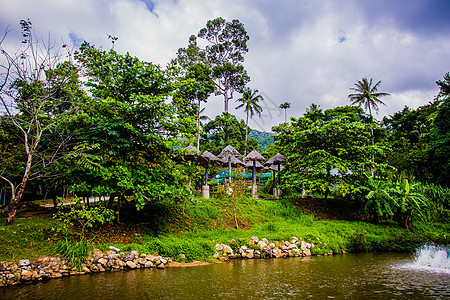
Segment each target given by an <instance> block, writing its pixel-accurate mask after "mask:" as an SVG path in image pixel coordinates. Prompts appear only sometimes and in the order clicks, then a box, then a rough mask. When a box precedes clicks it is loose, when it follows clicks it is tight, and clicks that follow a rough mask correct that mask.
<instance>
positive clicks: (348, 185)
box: [273, 116, 384, 197]
mask: <svg viewBox="0 0 450 300" xmlns="http://www.w3.org/2000/svg"><path fill="white" fill-rule="evenodd" d="M291 120H292V122H291V123H289V124H287V123H283V124H281V125H280V126H277V127H274V128H273V130H274V131H275V132H277V135H276V136H275V137H274V138H275V142H276V144H277V145H278V146H279V147H280V149H281V152H282V153H283V154H284V155H285V156H286V157H287V159H288V162H287V163H286V164H285V168H284V170H283V171H282V173H284V174H286V175H285V182H286V186H287V188H288V189H290V190H291V192H300V191H301V189H302V188H304V189H306V190H307V192H309V193H310V192H315V191H317V192H319V193H321V194H325V197H327V196H328V194H330V193H334V194H336V195H339V196H345V195H347V194H350V193H353V192H354V191H355V189H356V185H357V180H358V179H361V178H362V177H363V172H364V170H368V169H369V168H371V166H372V165H373V163H372V161H371V160H372V156H376V158H377V160H376V161H375V166H377V167H378V168H383V167H384V164H383V163H382V161H381V159H382V158H383V154H384V151H383V150H384V149H383V148H382V147H379V146H377V145H375V146H373V145H372V146H371V145H370V136H371V128H372V125H367V124H363V123H362V122H361V121H354V120H352V119H351V118H349V117H348V116H338V117H334V118H332V119H330V120H329V121H324V120H318V121H313V120H311V119H309V118H307V117H302V118H298V119H295V118H292V119H291ZM332 169H334V170H335V171H336V172H334V173H332V172H331V170H332Z"/></svg>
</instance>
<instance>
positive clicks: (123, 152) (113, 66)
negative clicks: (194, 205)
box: [74, 43, 195, 209]
mask: <svg viewBox="0 0 450 300" xmlns="http://www.w3.org/2000/svg"><path fill="white" fill-rule="evenodd" d="M75 57H76V58H77V59H78V60H79V61H80V63H81V65H82V67H83V70H84V71H85V74H86V77H87V83H86V85H87V86H88V87H89V91H90V92H91V94H92V98H91V99H89V101H87V103H86V105H85V107H84V108H83V111H81V112H80V114H81V115H80V119H82V120H83V122H84V123H85V124H86V126H87V127H89V128H90V131H89V135H86V136H85V137H84V141H86V142H87V144H88V145H98V147H97V149H92V150H91V151H88V152H87V153H86V154H88V155H85V156H82V157H79V163H78V166H79V167H80V169H81V170H84V171H85V172H86V173H87V175H88V176H85V177H84V178H79V179H78V181H77V182H76V184H75V185H74V187H75V188H77V189H78V190H80V191H84V190H86V187H88V189H91V190H94V189H95V190H97V191H99V192H100V193H104V194H110V195H116V196H118V198H119V203H118V206H119V207H120V202H123V201H126V198H125V196H128V195H132V196H134V199H135V201H136V202H135V205H136V208H137V209H140V208H142V207H143V206H144V205H145V204H146V203H147V202H148V201H152V200H154V199H159V198H169V199H172V200H173V199H178V196H180V197H183V196H184V195H185V194H186V193H187V190H186V189H185V183H184V181H183V180H182V178H181V176H180V175H179V174H178V173H177V170H175V169H174V168H173V162H172V157H173V156H174V155H175V154H176V152H177V148H178V146H180V144H181V142H182V139H183V136H187V137H192V134H193V133H194V132H195V124H194V122H193V119H189V118H188V119H186V118H183V117H182V116H181V115H180V113H181V110H180V109H179V108H178V107H177V104H176V103H175V102H169V101H168V96H169V94H170V92H171V88H172V85H171V84H170V80H169V78H167V77H166V75H165V73H164V72H163V71H162V70H161V69H160V67H159V66H157V65H154V64H152V63H149V62H143V61H141V60H139V59H138V58H136V57H132V56H131V55H129V54H128V53H126V54H124V55H122V54H119V53H117V52H116V51H115V50H112V49H111V50H110V51H103V50H99V49H96V48H95V47H94V46H91V45H90V44H88V43H84V44H83V45H82V46H81V47H80V51H79V52H78V53H76V55H75ZM80 146H81V147H83V145H82V144H81V145H80ZM111 198H114V197H111Z"/></svg>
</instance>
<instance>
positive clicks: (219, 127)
mask: <svg viewBox="0 0 450 300" xmlns="http://www.w3.org/2000/svg"><path fill="white" fill-rule="evenodd" d="M246 128H247V126H246V125H245V122H244V120H241V121H238V119H237V118H236V117H235V116H234V115H231V114H229V113H223V114H221V115H218V116H216V118H215V119H214V120H211V121H210V122H208V123H207V124H206V125H205V127H204V130H205V134H204V135H203V136H202V140H201V144H200V148H201V149H202V150H208V151H209V152H211V153H213V154H216V155H218V154H219V153H220V152H221V151H222V149H223V148H225V147H226V146H227V145H231V146H233V147H234V148H235V149H236V150H238V151H239V153H241V154H243V153H244V150H245V148H246V145H245V135H246ZM257 148H258V143H257V141H256V140H255V139H253V138H250V139H248V140H247V150H249V151H247V152H250V151H251V150H253V149H257Z"/></svg>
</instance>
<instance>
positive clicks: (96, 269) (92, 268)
mask: <svg viewBox="0 0 450 300" xmlns="http://www.w3.org/2000/svg"><path fill="white" fill-rule="evenodd" d="M89 268H90V270H91V272H98V267H97V266H96V265H94V264H92V265H91V266H90V267H89Z"/></svg>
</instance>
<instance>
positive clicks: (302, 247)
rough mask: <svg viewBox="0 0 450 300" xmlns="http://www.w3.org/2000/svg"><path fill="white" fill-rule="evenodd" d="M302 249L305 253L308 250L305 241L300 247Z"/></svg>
mask: <svg viewBox="0 0 450 300" xmlns="http://www.w3.org/2000/svg"><path fill="white" fill-rule="evenodd" d="M300 249H302V250H303V251H305V250H306V243H305V241H302V245H301V246H300Z"/></svg>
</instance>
